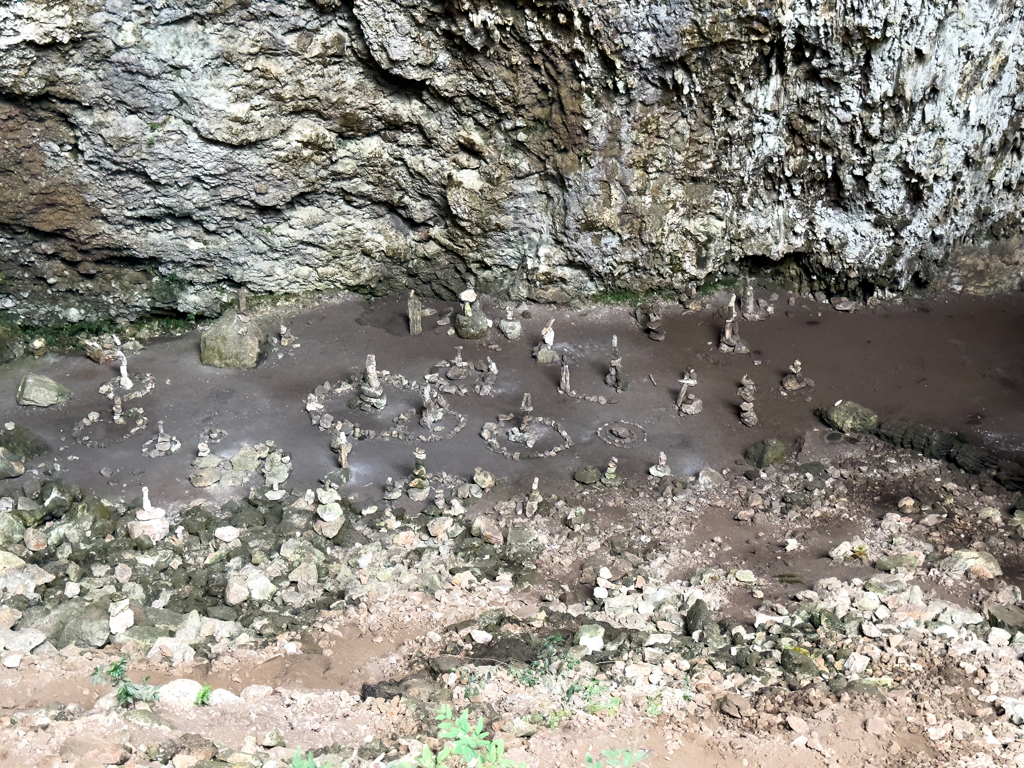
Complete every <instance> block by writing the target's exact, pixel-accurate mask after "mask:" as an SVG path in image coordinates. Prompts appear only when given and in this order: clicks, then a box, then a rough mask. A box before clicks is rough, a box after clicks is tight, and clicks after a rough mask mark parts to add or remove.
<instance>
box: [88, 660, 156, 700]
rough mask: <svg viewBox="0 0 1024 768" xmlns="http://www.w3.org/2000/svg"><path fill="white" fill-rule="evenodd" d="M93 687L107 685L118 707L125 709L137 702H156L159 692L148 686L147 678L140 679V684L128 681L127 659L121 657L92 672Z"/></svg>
mask: <svg viewBox="0 0 1024 768" xmlns="http://www.w3.org/2000/svg"><path fill="white" fill-rule="evenodd" d="M92 682H93V685H103V684H104V683H109V684H110V686H111V687H112V688H113V689H114V693H115V694H116V696H117V703H118V706H121V707H127V706H128V705H129V704H135V703H136V702H138V701H156V700H157V699H159V698H160V691H159V690H158V689H157V687H156V686H155V685H150V684H149V678H148V677H144V678H142V682H141V683H133V682H132V681H131V680H129V679H128V657H127V656H122V657H121V658H119V659H118V660H117V661H115V662H112V663H110V664H108V665H107V666H106V668H104V667H103V666H102V665H100V666H98V667H96V668H95V669H93V671H92Z"/></svg>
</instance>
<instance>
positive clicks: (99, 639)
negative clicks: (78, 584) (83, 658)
mask: <svg viewBox="0 0 1024 768" xmlns="http://www.w3.org/2000/svg"><path fill="white" fill-rule="evenodd" d="M109 638H110V613H109V611H108V607H107V605H105V604H104V603H102V602H97V603H90V604H89V605H86V606H85V607H84V608H82V609H81V610H78V611H76V612H75V613H74V614H73V615H71V616H70V617H69V618H68V621H67V623H66V624H64V626H63V627H62V628H61V629H60V631H59V633H58V634H57V636H56V638H53V644H54V645H56V646H57V647H58V648H64V647H66V646H69V645H77V646H78V647H79V648H102V647H103V646H104V645H106V644H107V640H108V639H109Z"/></svg>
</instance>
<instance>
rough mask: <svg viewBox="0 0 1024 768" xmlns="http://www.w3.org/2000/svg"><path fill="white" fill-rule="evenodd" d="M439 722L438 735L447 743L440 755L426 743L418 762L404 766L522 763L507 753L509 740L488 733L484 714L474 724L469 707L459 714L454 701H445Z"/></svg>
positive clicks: (509, 766)
mask: <svg viewBox="0 0 1024 768" xmlns="http://www.w3.org/2000/svg"><path fill="white" fill-rule="evenodd" d="M437 724H438V728H437V736H438V738H439V739H442V740H444V742H445V744H444V746H443V747H442V748H441V749H440V750H439V751H438V753H437V754H436V755H435V754H434V753H433V752H431V751H430V749H429V748H428V747H425V748H424V749H423V751H422V752H421V753H420V754H419V755H418V756H417V757H416V760H415V762H406V763H403V764H402V766H403V768H456V767H457V766H458V767H460V768H518V766H519V764H518V763H516V762H514V761H512V760H509V759H508V758H507V757H505V742H504V741H502V740H501V739H494V740H493V741H492V740H491V738H490V736H488V735H487V734H486V733H484V719H483V718H482V717H481V718H479V719H478V720H477V721H476V725H470V723H469V712H468V711H464V712H463V713H462V714H460V715H459V716H458V717H455V714H454V712H452V708H451V705H449V704H442V705H441V709H440V710H439V711H438V713H437Z"/></svg>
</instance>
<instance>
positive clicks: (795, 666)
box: [780, 648, 821, 677]
mask: <svg viewBox="0 0 1024 768" xmlns="http://www.w3.org/2000/svg"><path fill="white" fill-rule="evenodd" d="M780 663H781V664H782V668H783V669H784V670H785V671H786V672H789V673H790V674H791V675H796V676H797V677H816V676H818V675H820V674H821V670H820V669H818V665H817V664H815V663H814V659H812V658H811V657H810V656H809V655H808V654H807V653H806V652H804V651H801V650H798V649H795V648H786V649H784V650H783V651H782V659H781V661H780Z"/></svg>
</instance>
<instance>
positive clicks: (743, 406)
mask: <svg viewBox="0 0 1024 768" xmlns="http://www.w3.org/2000/svg"><path fill="white" fill-rule="evenodd" d="M756 392H757V385H756V384H754V382H753V380H752V379H751V378H750V377H749V376H747V375H746V374H743V378H742V379H741V380H740V388H739V389H737V390H736V394H737V396H739V398H740V400H742V401H743V402H741V403H740V421H741V422H742V423H743V425H744V426H747V427H756V426H757V414H756V413H754V394H755V393H756Z"/></svg>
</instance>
